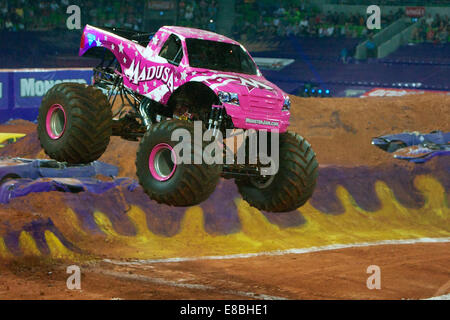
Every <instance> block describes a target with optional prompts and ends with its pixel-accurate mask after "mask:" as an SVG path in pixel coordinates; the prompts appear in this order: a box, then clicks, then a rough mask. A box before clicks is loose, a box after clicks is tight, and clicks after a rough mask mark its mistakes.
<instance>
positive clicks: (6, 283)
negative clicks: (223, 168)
mask: <svg viewBox="0 0 450 320" xmlns="http://www.w3.org/2000/svg"><path fill="white" fill-rule="evenodd" d="M292 99H293V106H292V126H291V130H295V131H297V132H299V133H300V134H302V135H303V136H305V137H306V138H307V139H308V140H310V141H311V142H312V145H313V148H314V149H315V151H316V153H317V155H318V159H319V162H320V164H321V165H322V167H323V170H322V176H321V179H322V180H321V181H322V183H321V184H320V185H319V186H318V189H317V190H316V193H315V195H316V198H315V199H313V200H312V201H311V202H310V203H309V204H308V205H306V206H305V207H303V208H300V209H299V211H296V212H292V213H288V214H283V215H273V214H268V213H264V214H262V213H260V212H259V211H257V210H254V209H252V208H250V207H248V205H247V204H246V203H244V202H243V201H241V200H239V199H238V198H236V199H235V197H238V195H236V191H235V190H234V189H233V187H231V185H232V184H231V185H230V184H223V186H222V187H221V188H222V189H219V190H218V191H217V194H216V195H214V196H213V197H212V198H211V199H210V201H207V202H205V203H204V204H202V205H201V206H199V207H195V208H192V209H189V210H187V211H186V210H185V209H183V210H178V209H171V208H168V207H162V206H157V205H155V204H154V203H153V202H151V201H149V200H148V199H147V198H145V199H144V198H141V196H140V193H137V194H136V193H135V194H132V193H128V192H126V191H123V190H116V191H114V192H112V193H109V194H108V195H105V196H95V197H94V196H91V195H86V194H78V195H71V194H62V193H58V192H50V193H46V194H32V195H29V196H27V197H23V198H18V199H15V200H13V201H12V202H11V203H10V204H8V205H0V298H7V299H10V298H13V299H22V298H24V299H32V298H38V299H41V298H42V299H51V298H57V299H72V298H81V299H99V298H102V299H110V298H123V299H210V298H212V299H214V298H217V299H223V298H230V299H240V298H251V297H252V295H251V294H252V293H254V294H265V295H268V296H272V297H280V298H288V299H332V298H337V299H355V298H367V299H382V298H385V299H401V298H411V299H418V298H428V297H431V296H436V295H443V294H448V293H450V284H449V283H448V281H450V269H449V268H448V265H449V262H450V256H449V252H450V250H449V248H450V244H449V243H448V242H447V243H437V244H414V245H386V246H378V247H365V248H349V249H341V250H336V251H324V252H315V253H306V254H297V255H283V256H276V257H268V256H261V257H254V258H247V259H231V260H201V261H191V262H179V263H157V264H148V265H143V266H142V265H141V266H137V267H136V266H120V267H119V266H114V265H112V264H109V263H105V262H101V260H98V258H111V259H116V260H117V259H120V258H121V257H122V258H127V259H128V260H129V259H148V258H170V257H178V256H180V255H183V256H194V257H195V256H204V255H221V254H235V253H246V252H264V251H270V250H278V249H280V250H281V249H289V248H307V247H311V246H320V245H329V244H333V243H354V242H362V241H378V240H389V239H409V238H420V237H440V238H443V237H447V238H448V237H450V224H449V221H450V220H449V219H448V216H449V214H450V210H449V208H448V201H449V200H448V199H449V195H450V194H449V191H448V190H449V176H448V174H449V170H448V169H449V167H448V162H447V164H446V163H445V162H444V161H442V160H440V161H437V160H433V161H431V162H430V163H429V164H427V166H422V167H417V166H413V165H411V164H407V163H405V162H399V161H397V160H394V159H393V158H392V156H391V155H389V154H386V153H384V152H382V151H381V150H379V149H377V148H375V147H373V146H372V145H371V144H370V140H371V138H372V137H374V136H378V135H382V134H389V133H397V132H402V131H415V130H417V131H421V132H430V131H432V130H445V131H448V129H449V123H450V118H449V117H450V116H449V113H448V110H449V108H450V97H449V96H441V95H431V94H430V95H423V96H409V97H403V98H370V99H354V98H352V99H314V98H309V99H302V98H296V97H293V98H292ZM424 106H426V107H424ZM0 132H23V133H27V134H28V136H27V137H25V138H24V139H21V140H20V141H18V142H17V143H15V144H13V145H10V146H8V147H6V148H4V149H0V156H20V157H30V158H34V157H38V158H43V157H45V154H44V153H43V151H42V150H41V148H40V146H39V142H38V140H37V136H36V134H35V125H34V124H31V123H28V122H23V121H14V122H13V124H11V125H0ZM136 148H137V143H133V142H126V141H123V140H121V139H120V138H117V137H113V138H112V140H111V144H110V146H109V147H108V150H107V151H106V153H105V154H104V156H103V157H102V158H101V159H100V160H102V161H105V162H109V163H112V164H115V165H118V166H119V168H120V174H121V175H122V176H129V177H133V178H134V177H135V173H134V171H135V168H134V157H135V152H136ZM346 170H347V171H346ZM437 170H440V171H437ZM336 172H337V173H336ZM334 175H336V177H335V178H333V177H334ZM343 177H345V179H344V178H343ZM342 186H344V187H342ZM83 201H84V202H83ZM112 203H114V204H112ZM183 217H185V218H186V219H184V220H183V219H182V218H183ZM81 221H82V222H83V223H81ZM145 224H147V227H148V229H147V228H145ZM88 230H89V232H88ZM69 244H74V245H75V247H77V248H80V250H81V252H84V253H82V254H81V256H80V254H79V253H77V251H73V250H72V249H71V247H70V246H68V245H69ZM85 253H87V254H88V255H87V256H86V255H85ZM3 255H5V257H6V259H4V258H5V257H3ZM11 256H13V258H12V259H11ZM2 257H3V258H2ZM52 257H53V258H52ZM55 257H62V258H63V260H62V261H61V260H55V259H54V258H55ZM92 258H94V259H92ZM73 261H74V262H75V263H77V264H82V265H84V267H83V271H84V278H83V290H82V291H81V292H74V291H68V290H67V289H65V280H66V279H67V275H66V273H65V266H67V265H68V264H69V263H72V262H73ZM372 264H376V265H379V266H380V267H381V270H382V290H368V289H367V288H366V286H365V284H366V279H367V277H368V276H369V275H367V274H366V273H365V270H366V268H367V266H369V265H372ZM280 270H282V271H283V272H280ZM49 272H51V274H49ZM105 273H107V274H105ZM155 279H156V280H155ZM158 279H159V280H158ZM161 279H163V280H164V281H161ZM176 284H188V286H181V287H180V286H179V285H178V286H175V285H176ZM190 284H201V285H203V286H207V287H211V288H209V289H198V288H197V287H195V286H194V287H191V286H189V285H190ZM236 292H238V294H236ZM256 297H261V296H256Z"/></svg>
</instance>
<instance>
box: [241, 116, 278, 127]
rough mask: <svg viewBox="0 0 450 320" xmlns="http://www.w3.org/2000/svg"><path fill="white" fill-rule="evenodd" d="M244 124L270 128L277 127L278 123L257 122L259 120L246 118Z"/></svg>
mask: <svg viewBox="0 0 450 320" xmlns="http://www.w3.org/2000/svg"><path fill="white" fill-rule="evenodd" d="M245 122H246V123H251V124H259V125H264V126H271V127H278V126H279V123H278V122H276V121H269V120H259V119H250V118H246V119H245Z"/></svg>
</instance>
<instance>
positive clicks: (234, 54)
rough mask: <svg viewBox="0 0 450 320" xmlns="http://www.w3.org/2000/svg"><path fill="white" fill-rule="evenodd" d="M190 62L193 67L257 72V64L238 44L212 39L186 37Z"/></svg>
mask: <svg viewBox="0 0 450 320" xmlns="http://www.w3.org/2000/svg"><path fill="white" fill-rule="evenodd" d="M186 46H187V51H188V56H189V64H190V66H191V67H193V68H204V69H212V70H217V71H225V72H237V73H246V74H253V75H254V74H256V66H255V64H254V63H253V61H252V59H251V58H250V57H249V55H248V54H247V53H246V52H245V51H244V50H243V49H242V48H241V47H240V46H238V45H236V44H232V43H224V42H217V41H211V40H200V39H186Z"/></svg>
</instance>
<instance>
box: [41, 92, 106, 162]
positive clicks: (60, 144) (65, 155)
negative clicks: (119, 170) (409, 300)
mask: <svg viewBox="0 0 450 320" xmlns="http://www.w3.org/2000/svg"><path fill="white" fill-rule="evenodd" d="M37 130H38V136H39V141H40V143H41V146H42V148H43V149H44V151H45V153H46V154H47V155H48V156H49V157H50V158H52V159H55V160H57V161H61V162H68V163H77V164H85V163H90V162H92V161H95V160H97V159H98V158H100V156H101V155H102V154H103V153H104V152H105V150H106V147H107V146H108V144H109V139H110V137H111V134H112V112H111V106H110V105H109V102H108V100H107V98H106V96H105V95H104V94H103V93H102V92H101V91H100V90H99V89H97V88H95V87H93V86H88V85H83V84H79V83H60V84H57V85H55V86H53V87H52V88H51V89H50V90H49V91H48V92H47V94H46V95H45V96H44V98H43V99H42V103H41V107H40V108H39V116H38V128H37Z"/></svg>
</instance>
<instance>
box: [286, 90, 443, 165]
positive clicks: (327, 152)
mask: <svg viewBox="0 0 450 320" xmlns="http://www.w3.org/2000/svg"><path fill="white" fill-rule="evenodd" d="M291 99H292V108H291V113H292V117H291V127H290V130H294V131H296V132H298V133H300V134H301V135H303V136H304V137H306V138H307V139H308V140H310V141H311V143H312V146H313V148H314V150H315V151H316V153H317V158H318V160H319V163H320V164H334V165H342V166H355V165H368V166H374V165H378V164H383V163H399V162H398V161H397V160H394V159H393V158H392V156H391V155H389V154H386V153H384V152H383V151H382V150H379V149H378V148H375V147H374V146H372V145H371V140H372V138H373V137H377V136H380V135H384V134H393V133H400V132H403V131H410V132H412V131H419V132H423V133H429V132H431V131H433V130H442V131H445V132H447V131H449V130H450V114H449V109H450V96H444V95H438V94H424V95H415V96H404V97H382V98H361V99H357V98H330V99H328V98H327V99H323V98H299V97H295V96H291Z"/></svg>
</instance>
